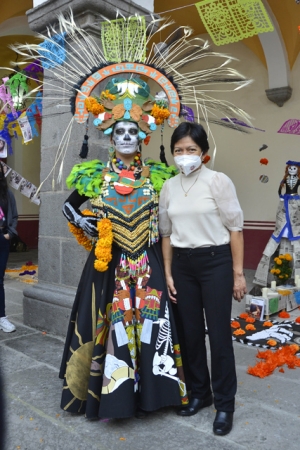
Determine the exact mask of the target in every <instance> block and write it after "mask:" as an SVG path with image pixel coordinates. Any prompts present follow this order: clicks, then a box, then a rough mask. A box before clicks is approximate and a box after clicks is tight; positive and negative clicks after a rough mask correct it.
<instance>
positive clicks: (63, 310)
mask: <svg viewBox="0 0 300 450" xmlns="http://www.w3.org/2000/svg"><path fill="white" fill-rule="evenodd" d="M75 293H76V290H75V289H71V288H64V287H62V286H58V285H57V286H56V285H50V284H44V283H38V284H37V285H33V286H30V287H28V288H26V289H24V291H23V295H24V297H23V315H24V324H25V325H27V326H29V327H32V328H37V329H39V330H43V331H47V332H48V333H52V334H55V335H58V336H62V337H65V335H66V334H67V330H68V325H69V318H70V313H71V309H72V305H73V303H74V297H75Z"/></svg>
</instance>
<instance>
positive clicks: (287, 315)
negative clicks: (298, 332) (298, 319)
mask: <svg viewBox="0 0 300 450" xmlns="http://www.w3.org/2000/svg"><path fill="white" fill-rule="evenodd" d="M278 317H280V318H281V319H288V318H289V317H291V316H290V314H289V313H288V312H286V311H280V313H279V314H278Z"/></svg>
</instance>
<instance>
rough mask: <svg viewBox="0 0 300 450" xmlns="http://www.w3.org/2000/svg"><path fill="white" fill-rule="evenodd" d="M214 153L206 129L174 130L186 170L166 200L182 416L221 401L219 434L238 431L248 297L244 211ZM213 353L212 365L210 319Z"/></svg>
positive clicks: (163, 221)
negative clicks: (208, 157)
mask: <svg viewBox="0 0 300 450" xmlns="http://www.w3.org/2000/svg"><path fill="white" fill-rule="evenodd" d="M208 149H209V145H208V141H207V134H206V132H205V130H204V129H203V127H202V126H201V125H199V124H195V123H189V122H184V123H181V124H180V125H179V127H178V128H176V130H175V131H174V133H173V135H172V138H171V152H172V154H173V155H174V161H175V164H176V165H177V167H178V168H179V170H180V173H179V174H178V175H176V176H175V177H174V178H171V179H170V180H168V181H166V182H165V184H164V186H163V189H162V191H161V196H160V203H159V209H160V213H159V229H160V233H161V235H162V238H163V239H162V250H163V257H164V266H165V276H166V281H167V286H168V290H169V296H170V299H171V300H172V302H173V304H174V312H175V315H176V317H177V321H178V331H179V336H180V338H181V339H180V340H181V349H182V356H183V366H184V370H185V374H186V378H187V384H188V386H189V389H190V391H191V397H190V401H189V404H188V406H185V407H182V408H181V409H179V411H178V414H179V415H181V416H191V415H193V414H196V413H197V412H198V411H199V410H200V409H201V408H204V407H206V406H210V405H211V404H212V403H213V396H212V392H213V395H214V404H215V408H216V410H217V413H216V418H215V421H214V423H213V431H214V433H215V434H217V435H225V434H227V433H229V432H230V430H231V428H232V422H233V412H234V398H235V394H236V387H237V382H236V372H235V362H234V353H233V346H232V337H231V327H230V318H231V303H232V295H233V297H234V298H235V299H236V300H238V301H240V300H241V299H242V298H243V297H244V294H245V293H246V282H245V278H244V274H243V248H244V247H243V234H242V228H243V212H242V210H241V207H240V205H239V202H238V199H237V196H236V191H235V188H234V185H233V183H232V181H231V180H230V179H229V178H228V177H227V176H226V175H224V174H223V173H219V172H215V171H212V170H210V169H208V168H206V167H205V166H204V165H203V164H202V159H203V157H204V155H205V154H206V153H207V151H208ZM204 316H205V319H206V323H207V328H208V335H209V341H210V349H211V380H210V375H209V371H208V367H207V355H206V346H205V319H204Z"/></svg>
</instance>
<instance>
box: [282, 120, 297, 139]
mask: <svg viewBox="0 0 300 450" xmlns="http://www.w3.org/2000/svg"><path fill="white" fill-rule="evenodd" d="M277 133H283V134H298V135H300V120H299V119H289V120H287V121H286V122H284V124H283V125H282V126H281V127H280V129H279V130H278V131H277Z"/></svg>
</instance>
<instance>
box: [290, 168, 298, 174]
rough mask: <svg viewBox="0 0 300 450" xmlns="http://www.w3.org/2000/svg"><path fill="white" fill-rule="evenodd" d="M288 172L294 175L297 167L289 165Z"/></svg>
mask: <svg viewBox="0 0 300 450" xmlns="http://www.w3.org/2000/svg"><path fill="white" fill-rule="evenodd" d="M288 172H289V174H290V175H296V174H297V172H298V168H297V166H289V167H288Z"/></svg>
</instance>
